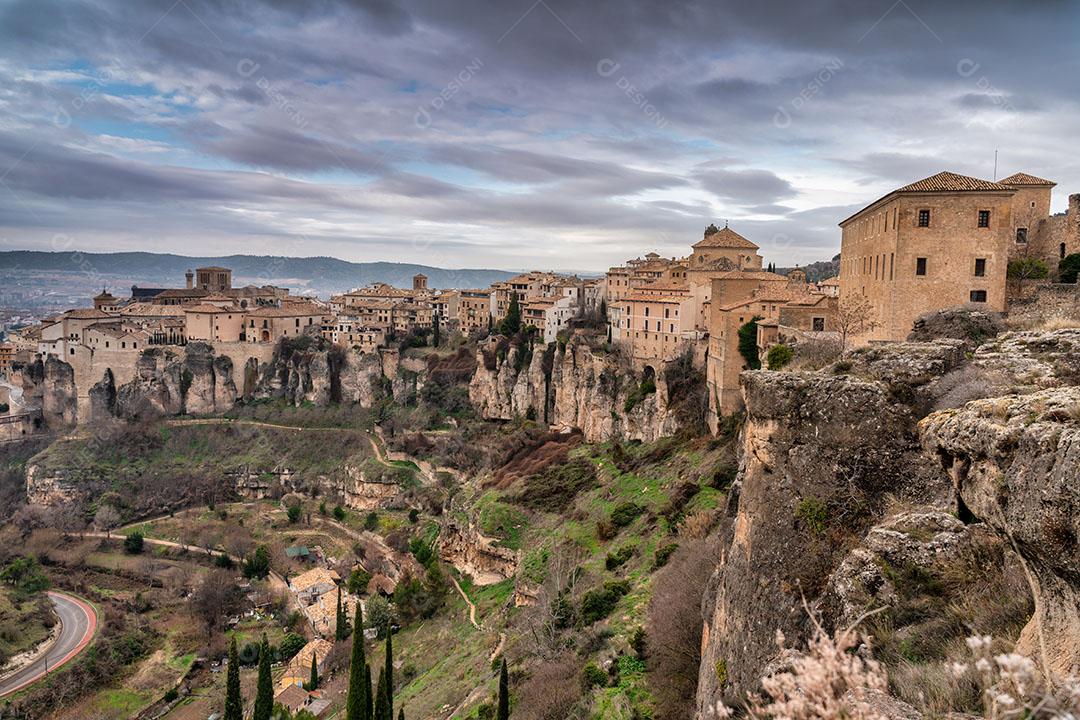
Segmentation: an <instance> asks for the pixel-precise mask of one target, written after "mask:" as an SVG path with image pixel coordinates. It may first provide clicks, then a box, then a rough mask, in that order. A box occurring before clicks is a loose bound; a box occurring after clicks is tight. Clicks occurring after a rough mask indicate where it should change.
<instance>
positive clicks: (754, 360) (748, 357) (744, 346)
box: [739, 317, 761, 370]
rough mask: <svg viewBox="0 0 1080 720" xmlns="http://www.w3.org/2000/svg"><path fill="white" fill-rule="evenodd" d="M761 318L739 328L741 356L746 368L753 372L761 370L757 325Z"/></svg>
mask: <svg viewBox="0 0 1080 720" xmlns="http://www.w3.org/2000/svg"><path fill="white" fill-rule="evenodd" d="M760 319H761V318H760V317H755V318H754V319H753V320H751V321H750V322H748V323H746V324H745V325H743V326H742V327H740V328H739V354H740V355H742V357H743V360H744V361H745V362H746V367H748V368H750V369H751V370H760V369H761V358H760V357H759V356H758V344H757V324H758V320H760Z"/></svg>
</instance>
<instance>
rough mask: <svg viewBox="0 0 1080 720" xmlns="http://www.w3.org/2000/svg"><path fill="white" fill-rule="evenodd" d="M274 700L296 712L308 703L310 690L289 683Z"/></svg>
mask: <svg viewBox="0 0 1080 720" xmlns="http://www.w3.org/2000/svg"><path fill="white" fill-rule="evenodd" d="M274 702H275V703H276V704H278V705H284V706H285V707H287V708H289V710H290V711H292V712H296V711H297V710H299V709H301V708H302V707H304V706H305V705H307V703H308V692H307V690H305V689H304V688H302V687H300V686H299V685H289V686H288V687H286V688H285V689H284V690H282V691H280V692H279V693H278V694H277V695H275V696H274Z"/></svg>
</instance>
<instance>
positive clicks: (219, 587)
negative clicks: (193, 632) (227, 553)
mask: <svg viewBox="0 0 1080 720" xmlns="http://www.w3.org/2000/svg"><path fill="white" fill-rule="evenodd" d="M242 600H243V594H242V593H241V592H240V588H239V587H238V586H237V584H236V578H235V577H234V576H233V574H232V573H230V572H229V571H227V570H211V571H210V572H208V573H206V574H205V575H204V576H203V579H202V582H200V583H199V584H198V585H197V586H196V587H195V592H194V593H192V596H191V603H190V606H189V607H190V608H191V613H192V614H193V615H194V616H195V617H196V618H197V619H198V620H199V621H201V622H202V624H203V627H204V628H205V629H206V638H207V640H208V641H209V640H212V639H213V637H214V634H215V633H216V632H217V631H218V630H220V629H221V628H222V625H223V620H224V618H225V617H227V616H228V615H232V614H234V613H236V612H239V610H240V606H241V602H242Z"/></svg>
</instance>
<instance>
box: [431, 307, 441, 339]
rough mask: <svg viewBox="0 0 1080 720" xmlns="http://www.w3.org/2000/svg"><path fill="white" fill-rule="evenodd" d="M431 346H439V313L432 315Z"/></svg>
mask: <svg viewBox="0 0 1080 720" xmlns="http://www.w3.org/2000/svg"><path fill="white" fill-rule="evenodd" d="M431 346H432V347H439V314H438V313H434V314H432V316H431Z"/></svg>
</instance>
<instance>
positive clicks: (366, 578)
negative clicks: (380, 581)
mask: <svg viewBox="0 0 1080 720" xmlns="http://www.w3.org/2000/svg"><path fill="white" fill-rule="evenodd" d="M370 582H371V573H369V572H368V571H367V570H365V569H364V568H353V571H352V572H351V573H349V579H348V581H347V582H346V583H345V587H346V588H347V589H348V591H349V592H351V593H352V594H353V595H360V594H362V593H365V592H367V586H368V583H370Z"/></svg>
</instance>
